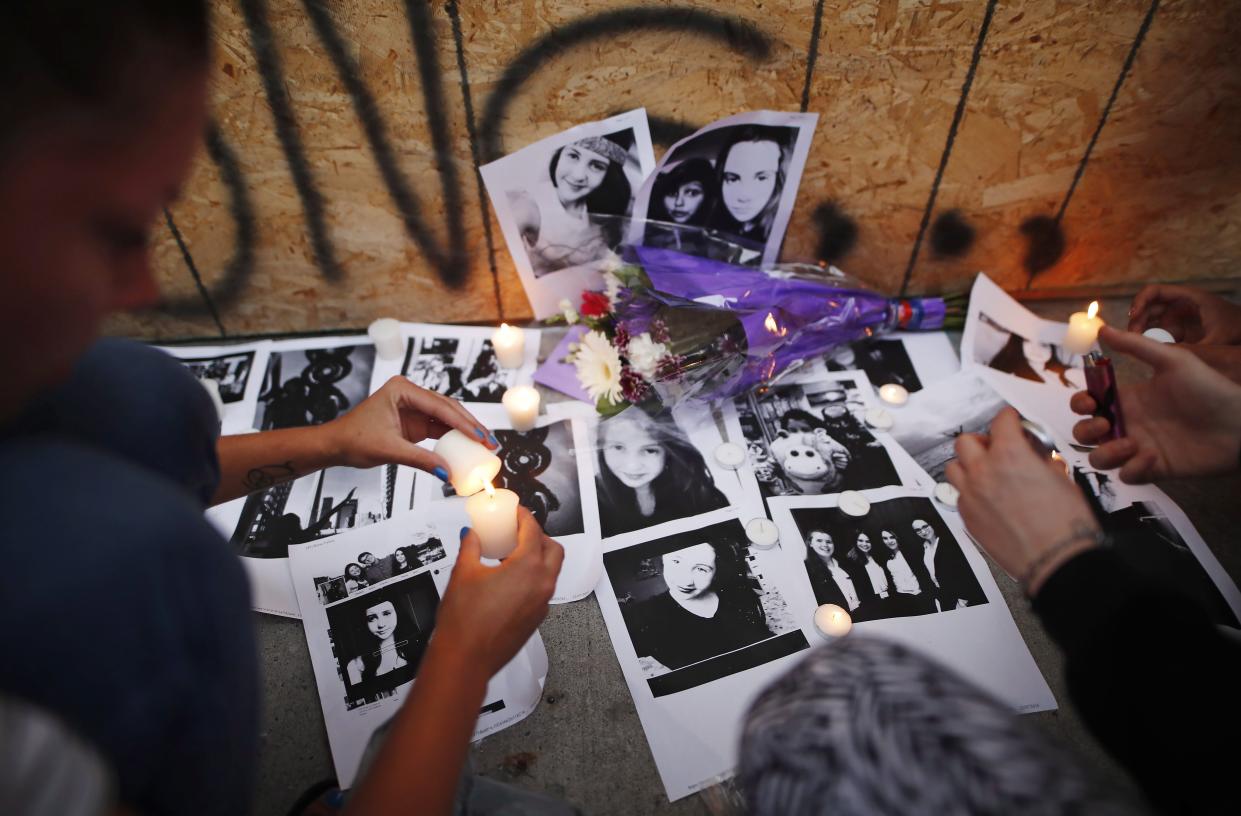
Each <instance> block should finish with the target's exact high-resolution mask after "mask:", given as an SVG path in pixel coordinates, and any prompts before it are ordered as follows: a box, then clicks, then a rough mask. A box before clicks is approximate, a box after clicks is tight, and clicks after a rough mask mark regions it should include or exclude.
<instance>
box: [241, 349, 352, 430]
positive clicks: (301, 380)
mask: <svg viewBox="0 0 1241 816" xmlns="http://www.w3.org/2000/svg"><path fill="white" fill-rule="evenodd" d="M374 365H375V347H374V346H373V345H369V344H367V345H358V346H337V347H335V348H318V349H298V350H287V351H273V352H272V353H271V357H270V359H269V360H268V362H267V373H266V374H265V375H264V377H263V388H262V391H260V393H259V402H258V410H257V411H256V412H255V415H254V427H255V428H257V429H259V430H260V431H268V430H273V429H278V428H302V427H305V426H307V425H321V424H323V423H324V422H329V421H331V420H333V419H336V418H337V417H338V416H341V415H342V414H344V413H345V412H347V411H348V410H349V409H351V408H353V407H354V406H355V405H357V404H358V403H360V402H362V400H364V399H366V397H367V395H368V394H369V393H370V385H371V370H372V368H374Z"/></svg>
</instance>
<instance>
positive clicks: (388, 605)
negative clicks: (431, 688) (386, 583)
mask: <svg viewBox="0 0 1241 816" xmlns="http://www.w3.org/2000/svg"><path fill="white" fill-rule="evenodd" d="M364 623H365V625H366V629H367V631H368V632H369V633H370V638H361V639H360V640H359V642H361V643H365V644H367V645H366V646H365V647H363V651H362V653H361V654H359V655H358V656H357V657H355V658H353V659H352V660H350V661H349V663H348V665H347V666H346V672H347V674H348V677H349V685H351V686H356V685H358V684H360V683H367V682H369V681H371V680H374V679H375V678H377V677H382V676H384V675H387V674H390V673H391V672H395V671H398V670H400V669H408V668H411V664H414V663H416V659H415V651H414V650H413V649H412V648H411V647H412V646H415V645H416V644H417V640H416V637H415V639H414V640H411V639H410V638H411V636H413V635H416V633H415V632H413V631H411V630H414V629H415V627H414V626H413V624H412V623H408V624H407V623H405V622H404V621H403V620H402V618H401V615H400V614H398V612H397V608H396V604H394V603H393V602H392V601H390V600H380V601H378V602H377V603H375V604H374V605H373V606H368V607H367V608H366V612H365V618H364ZM403 674H409V675H410V676H411V677H412V676H413V672H412V670H411V671H409V672H405V673H403Z"/></svg>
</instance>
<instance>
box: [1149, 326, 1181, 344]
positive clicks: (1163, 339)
mask: <svg viewBox="0 0 1241 816" xmlns="http://www.w3.org/2000/svg"><path fill="white" fill-rule="evenodd" d="M1142 336H1143V337H1149V338H1150V339H1152V340H1157V341H1159V342H1160V343H1175V342H1176V338H1175V337H1173V336H1172V332H1170V331H1168V330H1167V329H1161V328H1159V327H1158V326H1155V327H1154V328H1150V329H1147V330H1146V331H1144V332H1142Z"/></svg>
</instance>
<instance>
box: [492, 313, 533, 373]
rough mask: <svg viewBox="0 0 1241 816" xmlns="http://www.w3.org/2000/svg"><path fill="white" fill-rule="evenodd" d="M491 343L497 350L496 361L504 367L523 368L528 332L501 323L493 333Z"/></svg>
mask: <svg viewBox="0 0 1241 816" xmlns="http://www.w3.org/2000/svg"><path fill="white" fill-rule="evenodd" d="M491 345H492V346H493V347H494V348H495V350H496V361H497V362H499V363H500V366H501V367H502V368H521V363H522V361H523V360H524V359H525V351H526V334H525V332H523V331H522V330H521V329H515V328H513V327H512V326H510V325H509V324H507V323H501V324H500V328H498V329H496V331H495V334H493V335H491Z"/></svg>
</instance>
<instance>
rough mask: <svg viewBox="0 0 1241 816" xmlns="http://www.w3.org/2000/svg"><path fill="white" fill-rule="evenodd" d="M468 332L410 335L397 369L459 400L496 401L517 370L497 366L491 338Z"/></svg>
mask: <svg viewBox="0 0 1241 816" xmlns="http://www.w3.org/2000/svg"><path fill="white" fill-rule="evenodd" d="M472 334H473V336H453V337H411V338H410V339H409V342H408V343H407V344H406V347H405V362H404V364H403V365H402V367H401V373H402V374H404V375H405V376H406V377H408V378H409V380H410V382H412V383H413V384H414V385H418V386H422V387H423V388H426V389H427V390H429V391H434V392H436V393H437V394H443V395H444V396H446V397H452V398H453V399H458V400H461V401H462V402H492V403H498V402H499V401H500V398H501V397H503V396H504V392H505V390H506V389H507V388H508V387H509V386H510V385H513V384H514V382H515V378H516V377H517V373H518V372H517V371H516V370H514V369H504V368H501V367H500V363H499V362H498V361H497V360H496V352H495V348H494V347H493V346H492V344H491V340H489V339H486V338H485V337H483V336H482V335H481V334H478V333H472Z"/></svg>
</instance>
